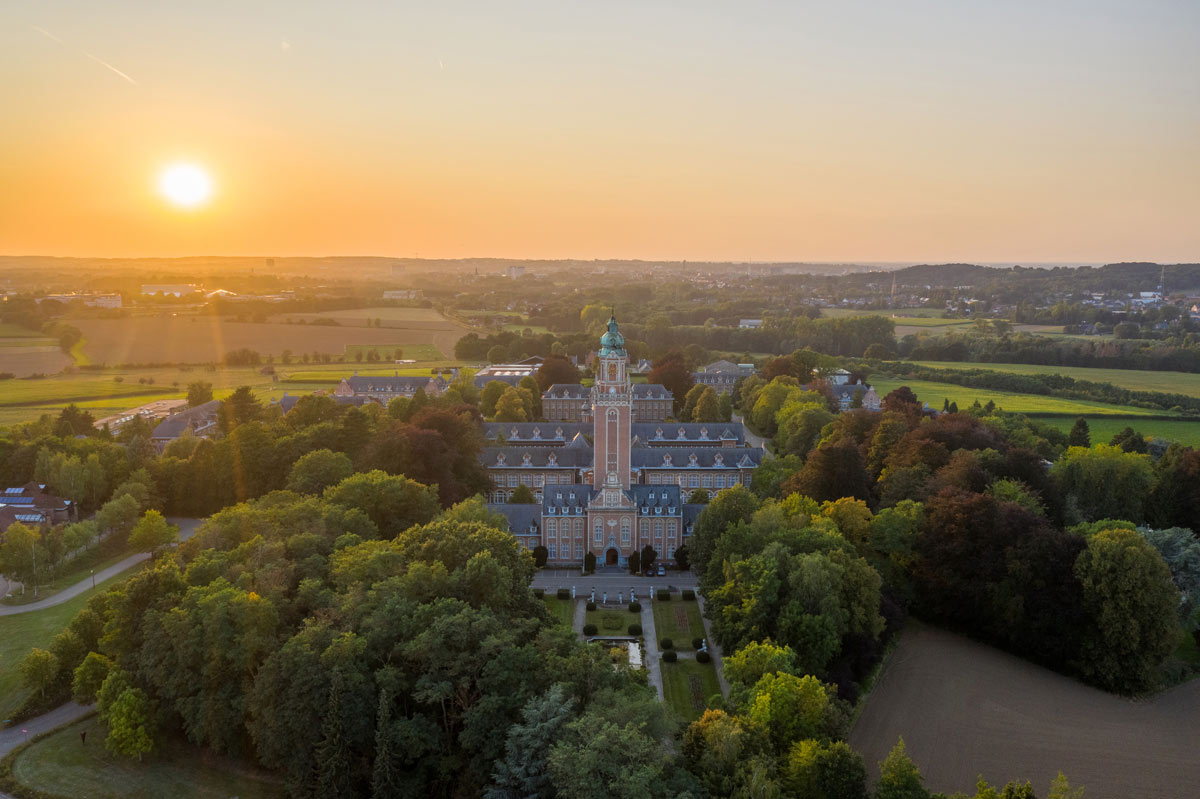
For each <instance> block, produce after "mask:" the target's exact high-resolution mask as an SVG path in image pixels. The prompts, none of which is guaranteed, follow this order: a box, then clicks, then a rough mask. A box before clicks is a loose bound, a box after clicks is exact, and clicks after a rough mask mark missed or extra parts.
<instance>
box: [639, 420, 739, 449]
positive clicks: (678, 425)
mask: <svg viewBox="0 0 1200 799" xmlns="http://www.w3.org/2000/svg"><path fill="white" fill-rule="evenodd" d="M632 428H633V435H634V436H636V437H637V438H638V439H639V440H641V441H642V442H644V443H646V444H647V445H649V444H651V443H654V442H660V441H679V442H683V443H689V444H690V443H695V442H698V441H704V442H708V443H709V444H713V445H720V444H721V443H722V442H724V441H735V442H737V444H738V445H741V444H742V443H744V442H745V440H746V428H745V427H744V426H743V425H742V424H741V423H740V422H634V424H633V425H632ZM681 430H682V431H683V437H682V438H680V431H681Z"/></svg>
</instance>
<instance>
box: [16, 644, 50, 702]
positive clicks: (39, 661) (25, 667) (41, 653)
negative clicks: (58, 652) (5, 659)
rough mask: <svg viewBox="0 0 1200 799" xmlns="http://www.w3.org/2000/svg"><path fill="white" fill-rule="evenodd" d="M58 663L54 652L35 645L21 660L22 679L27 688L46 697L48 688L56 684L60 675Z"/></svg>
mask: <svg viewBox="0 0 1200 799" xmlns="http://www.w3.org/2000/svg"><path fill="white" fill-rule="evenodd" d="M58 665H59V664H58V658H57V657H55V655H54V653H52V652H47V651H46V650H45V649H38V648H37V647H34V648H33V649H32V650H30V652H29V654H28V655H26V656H25V657H24V658H23V659H22V660H21V665H20V671H21V680H22V682H24V683H25V687H26V688H29V689H31V690H34V691H37V692H38V694H39V695H40V696H41V697H42V698H43V699H45V698H46V689H47V688H49V687H50V686H51V685H53V684H54V680H55V678H56V677H57V676H58Z"/></svg>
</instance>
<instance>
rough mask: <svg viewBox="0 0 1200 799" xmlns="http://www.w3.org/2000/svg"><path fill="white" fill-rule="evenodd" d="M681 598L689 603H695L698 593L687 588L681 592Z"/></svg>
mask: <svg viewBox="0 0 1200 799" xmlns="http://www.w3.org/2000/svg"><path fill="white" fill-rule="evenodd" d="M679 598H680V599H683V600H686V601H688V602H694V601H695V600H696V592H695V591H693V590H692V589H690V588H685V589H683V590H682V591H680V592H679Z"/></svg>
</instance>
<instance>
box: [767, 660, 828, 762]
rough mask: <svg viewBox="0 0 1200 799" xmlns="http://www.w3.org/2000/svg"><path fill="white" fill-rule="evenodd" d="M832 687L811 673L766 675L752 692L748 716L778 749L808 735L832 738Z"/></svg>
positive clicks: (786, 748)
mask: <svg viewBox="0 0 1200 799" xmlns="http://www.w3.org/2000/svg"><path fill="white" fill-rule="evenodd" d="M830 694H831V689H829V688H828V687H827V686H826V685H824V684H823V683H822V682H821V681H820V680H818V679H817V678H816V677H813V676H811V675H806V676H804V677H797V676H796V675H794V674H786V673H772V674H764V675H763V676H762V677H761V678H760V679H759V681H758V682H757V683H755V684H754V688H753V689H752V690H751V692H750V697H749V703H748V705H747V709H746V715H747V716H748V717H749V718H750V719H751V720H753V721H754V722H755V723H757V724H760V725H762V727H763V729H765V730H766V731H767V735H768V736H769V737H770V739H771V742H772V743H773V744H774V746H775V751H777V752H786V751H787V750H788V749H789V748H790V747H791V745H792V744H793V743H794V742H796V741H800V740H803V739H805V738H819V739H826V740H827V739H829V738H831V737H834V736H835V735H836V734H837V733H838V732H839V731H838V730H836V729H833V728H832V727H831V724H830V719H831V716H830V711H831V707H830V704H831V701H832V698H831V696H830Z"/></svg>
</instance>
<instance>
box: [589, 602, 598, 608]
mask: <svg viewBox="0 0 1200 799" xmlns="http://www.w3.org/2000/svg"><path fill="white" fill-rule="evenodd" d="M587 609H588V610H595V609H596V603H595V602H589V603H587Z"/></svg>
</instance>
